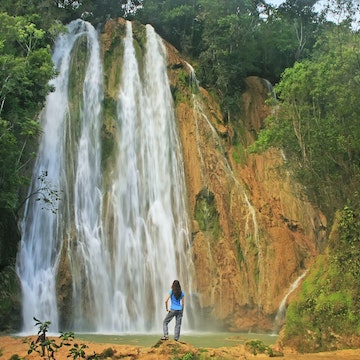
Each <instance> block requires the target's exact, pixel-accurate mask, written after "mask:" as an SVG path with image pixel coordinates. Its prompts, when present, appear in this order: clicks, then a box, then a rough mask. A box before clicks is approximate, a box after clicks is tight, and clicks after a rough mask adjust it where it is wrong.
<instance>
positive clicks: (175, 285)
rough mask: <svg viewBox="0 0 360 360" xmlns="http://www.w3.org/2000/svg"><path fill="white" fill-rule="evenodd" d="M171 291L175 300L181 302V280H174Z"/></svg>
mask: <svg viewBox="0 0 360 360" xmlns="http://www.w3.org/2000/svg"><path fill="white" fill-rule="evenodd" d="M171 290H172V292H173V294H174V296H175V298H176V299H177V300H179V299H180V298H181V294H182V290H181V285H180V282H179V280H174V282H173V284H172V286H171Z"/></svg>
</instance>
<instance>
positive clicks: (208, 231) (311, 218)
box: [167, 46, 326, 331]
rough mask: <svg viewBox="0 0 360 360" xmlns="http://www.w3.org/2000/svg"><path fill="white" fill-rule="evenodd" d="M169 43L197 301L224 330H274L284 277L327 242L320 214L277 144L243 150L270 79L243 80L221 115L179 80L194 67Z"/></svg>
mask: <svg viewBox="0 0 360 360" xmlns="http://www.w3.org/2000/svg"><path fill="white" fill-rule="evenodd" d="M167 49H168V59H169V71H170V79H171V80H172V84H173V87H174V89H176V93H178V92H181V93H183V94H187V96H186V97H184V96H183V97H182V98H181V99H180V100H177V101H176V113H177V119H178V126H179V132H180V136H181V140H182V146H183V156H184V166H185V173H186V180H187V190H188V202H189V213H190V216H191V217H192V220H193V229H192V231H193V251H194V263H195V269H196V270H195V279H196V288H197V291H198V294H199V302H200V306H201V308H202V309H203V311H204V315H205V314H207V315H209V316H210V317H213V318H215V319H216V320H217V321H218V324H221V325H222V326H224V327H225V328H228V329H231V330H244V331H251V330H252V331H254V330H261V331H264V330H265V331H266V330H271V329H273V327H274V325H275V324H274V320H275V315H276V313H277V311H278V308H279V305H280V303H281V301H282V299H283V298H284V296H285V295H286V294H287V292H288V291H289V288H290V285H291V284H292V283H293V282H294V281H295V280H296V279H297V278H298V277H299V276H301V275H302V274H303V273H304V271H306V269H308V268H309V266H310V265H311V263H312V262H313V260H314V258H315V257H316V255H317V253H318V249H319V245H320V244H321V243H322V242H323V241H324V237H325V228H326V219H325V218H324V216H323V215H322V214H321V213H320V212H319V211H318V210H317V209H315V208H314V207H313V206H312V205H311V203H310V202H309V201H307V199H306V198H304V197H303V195H302V191H301V188H300V186H299V185H298V184H296V183H295V182H294V181H293V180H292V177H291V173H289V172H287V171H286V167H284V166H283V165H284V161H285V160H284V158H283V156H282V154H281V152H280V151H279V150H277V149H272V150H270V151H268V152H266V153H264V154H263V155H249V154H247V153H246V148H247V146H249V145H250V144H251V143H252V142H253V141H254V139H255V137H256V133H257V132H258V131H259V129H260V128H261V127H262V126H263V124H264V119H265V118H266V116H267V115H268V114H269V112H270V111H271V108H270V107H268V106H267V105H266V104H265V100H266V99H267V98H268V96H269V89H270V88H269V84H268V83H267V82H266V81H265V80H263V79H259V78H256V77H249V78H248V79H246V91H245V92H244V93H243V95H242V97H241V99H239V103H240V108H241V112H240V113H239V114H238V116H237V118H236V119H232V121H231V123H225V121H224V119H223V117H222V115H221V111H220V109H219V105H218V102H217V100H216V98H214V97H212V96H211V95H210V94H209V93H208V92H207V91H206V90H205V89H203V88H201V87H199V88H198V89H196V90H195V94H192V93H191V92H190V90H189V87H188V88H186V84H184V82H181V81H179V79H181V78H182V76H181V72H182V71H186V72H187V74H188V76H189V79H190V78H191V76H193V74H191V69H190V68H189V66H188V65H187V63H186V62H184V60H183V59H181V57H180V55H179V54H178V53H177V52H176V50H174V49H173V48H172V47H171V46H167ZM195 86H196V84H195ZM290 298H291V296H290Z"/></svg>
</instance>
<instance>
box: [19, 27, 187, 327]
mask: <svg viewBox="0 0 360 360" xmlns="http://www.w3.org/2000/svg"><path fill="white" fill-rule="evenodd" d="M126 28H127V31H126V38H125V39H124V58H123V60H122V66H123V68H122V79H121V83H120V88H119V96H118V107H117V119H116V122H117V129H116V140H117V144H118V146H117V149H116V157H115V158H116V161H115V163H114V164H113V168H112V169H111V173H107V174H105V175H104V177H105V176H106V181H105V180H104V178H103V177H102V171H103V169H102V164H101V146H100V144H101V137H100V130H101V126H102V111H101V107H102V100H103V94H102V91H103V90H102V78H103V74H102V66H101V60H100V50H99V42H98V38H97V34H96V32H95V30H94V29H93V27H92V26H91V25H90V24H88V23H86V22H83V21H80V20H78V21H75V22H73V23H71V24H70V25H69V32H68V34H65V35H63V36H61V37H60V38H59V39H58V41H57V43H56V47H55V51H54V62H55V65H56V67H57V69H58V70H59V76H58V77H57V78H56V79H55V80H54V86H55V89H56V90H55V92H54V93H51V94H50V95H49V97H48V100H47V104H46V107H45V109H44V111H43V116H42V125H43V129H44V133H43V137H42V139H41V143H40V148H39V153H38V157H37V160H36V164H35V167H34V175H33V183H32V186H31V190H30V191H31V192H32V191H34V189H36V188H37V187H38V186H39V185H38V184H37V178H38V177H39V174H41V172H43V171H47V173H48V174H49V177H51V178H50V180H51V182H52V184H53V186H56V187H58V188H60V189H62V190H63V194H64V195H63V197H62V199H61V203H60V204H59V210H58V211H57V212H56V214H52V213H50V212H48V211H44V210H41V206H40V204H39V202H37V201H34V200H35V199H34V197H30V198H29V200H28V202H27V204H26V210H25V216H24V222H23V228H22V229H23V236H22V241H21V248H20V250H19V254H18V268H17V270H18V274H19V277H20V279H21V284H22V291H23V320H24V331H25V332H30V331H32V330H33V324H34V321H33V316H35V317H37V318H39V319H40V320H43V321H45V320H49V321H51V323H52V329H51V330H52V331H58V328H59V318H64V315H62V314H61V313H59V310H58V309H59V307H58V304H57V302H58V301H60V300H59V299H62V295H63V294H61V293H59V292H60V291H61V290H60V289H61V287H59V286H58V283H59V281H60V280H59V279H58V278H57V277H58V276H59V275H58V271H59V269H60V268H61V269H62V274H63V273H66V274H68V277H69V278H70V280H69V281H71V283H72V286H71V289H72V290H71V301H70V304H69V309H68V310H67V311H69V314H66V315H67V316H68V317H69V318H71V319H72V321H71V324H70V325H71V327H72V329H73V330H75V331H98V332H120V333H124V332H144V331H151V330H153V331H158V332H159V330H161V321H162V318H163V316H164V315H165V311H164V298H165V296H166V294H167V292H168V290H169V288H170V286H171V283H172V281H173V280H174V279H176V278H178V279H179V280H180V281H181V283H182V285H183V287H184V290H185V291H186V293H187V294H190V293H191V292H192V284H191V271H192V262H191V254H190V242H189V225H188V217H187V208H186V202H185V195H186V189H185V182H184V174H183V163H182V158H181V147H180V143H179V140H178V135H177V130H176V124H175V117H174V109H173V103H172V97H171V92H170V86H169V82H168V78H167V72H166V53H165V48H164V46H163V44H162V42H161V39H160V38H159V37H158V36H157V35H156V33H155V32H154V29H153V28H152V27H151V26H147V28H146V33H147V43H146V54H145V56H144V59H143V64H142V66H139V65H138V62H137V58H136V57H135V49H134V46H133V39H132V26H131V23H130V22H127V25H126ZM83 38H86V39H87V55H86V58H87V66H86V71H84V79H83V85H82V87H81V94H82V95H81V97H80V98H81V99H80V101H79V104H73V103H72V102H73V98H72V97H71V96H69V92H70V90H71V89H70V88H71V86H69V82H70V81H71V80H69V74H70V67H71V63H72V61H73V59H72V56H73V53H74V47H75V46H76V42H77V41H79V39H83ZM119 66H120V65H119ZM140 68H141V69H143V71H140ZM70 79H71V76H70ZM64 253H65V254H66V255H65V256H61V254H64ZM64 268H66V269H68V270H67V272H66V271H65V272H64ZM61 280H63V281H65V280H66V279H65V280H64V279H61ZM57 289H58V293H57V291H56V290H57ZM188 304H189V306H187V308H186V315H187V317H190V318H191V317H192V310H191V302H190V303H188ZM185 319H186V318H185ZM184 325H185V328H186V321H185V324H184ZM188 327H189V325H188Z"/></svg>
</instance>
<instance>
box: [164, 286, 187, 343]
mask: <svg viewBox="0 0 360 360" xmlns="http://www.w3.org/2000/svg"><path fill="white" fill-rule="evenodd" d="M184 295H185V294H184V292H183V291H182V290H181V286H180V282H179V280H174V282H173V284H172V286H171V290H170V291H169V295H168V296H167V298H166V300H165V308H166V311H167V312H168V313H167V315H166V316H165V319H164V321H163V331H164V336H163V337H162V338H161V340H169V329H168V325H169V322H170V321H171V320H172V319H173V318H174V317H175V319H176V324H175V329H174V340H175V341H178V340H179V338H180V328H181V321H182V316H183V310H184V305H185V302H184ZM170 299H171V306H170V310H169V307H168V302H169V300H170Z"/></svg>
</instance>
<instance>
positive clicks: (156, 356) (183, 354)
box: [0, 336, 360, 360]
mask: <svg viewBox="0 0 360 360" xmlns="http://www.w3.org/2000/svg"><path fill="white" fill-rule="evenodd" d="M34 339H36V338H34V337H11V336H2V337H0V359H4V360H9V359H11V358H12V360H15V359H16V358H15V357H14V355H18V358H23V359H39V358H40V355H39V354H38V353H36V352H32V353H31V354H30V355H29V354H28V350H29V344H30V343H31V341H32V340H34ZM56 340H58V339H56ZM75 344H77V345H78V349H80V348H81V347H82V345H83V344H84V345H86V348H84V350H85V354H86V357H88V356H90V355H93V354H94V353H96V354H106V356H105V358H111V357H112V358H114V359H126V360H138V359H139V360H165V359H172V360H181V359H195V358H196V357H192V358H191V357H190V355H187V354H195V356H196V355H197V356H198V359H202V360H206V359H214V360H220V359H221V360H230V359H240V360H241V359H243V360H245V359H255V358H257V359H258V358H268V355H265V354H258V355H253V354H251V353H249V352H248V351H246V349H245V347H244V346H243V345H241V346H233V347H224V348H214V349H213V348H201V349H200V348H195V347H193V346H191V345H190V344H187V343H184V342H175V341H172V340H168V341H159V342H157V343H156V344H154V345H153V346H151V347H143V346H132V345H115V344H105V343H103V344H101V343H90V342H86V341H81V342H79V343H76V341H74V342H73V344H72V345H71V346H69V347H62V348H60V349H59V351H57V352H56V353H55V354H54V358H55V359H57V360H65V359H68V358H74V356H73V355H74V354H72V355H71V354H70V353H69V351H70V350H71V349H72V348H74V347H75V346H74V345H75ZM282 351H283V356H282V358H284V359H287V360H310V359H311V360H317V359H318V360H325V359H334V360H335V359H336V360H355V359H356V360H359V359H360V349H353V350H341V351H333V352H324V353H317V354H298V353H295V352H293V351H291V350H290V349H283V350H282ZM69 355H70V356H69ZM45 358H47V357H45Z"/></svg>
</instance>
